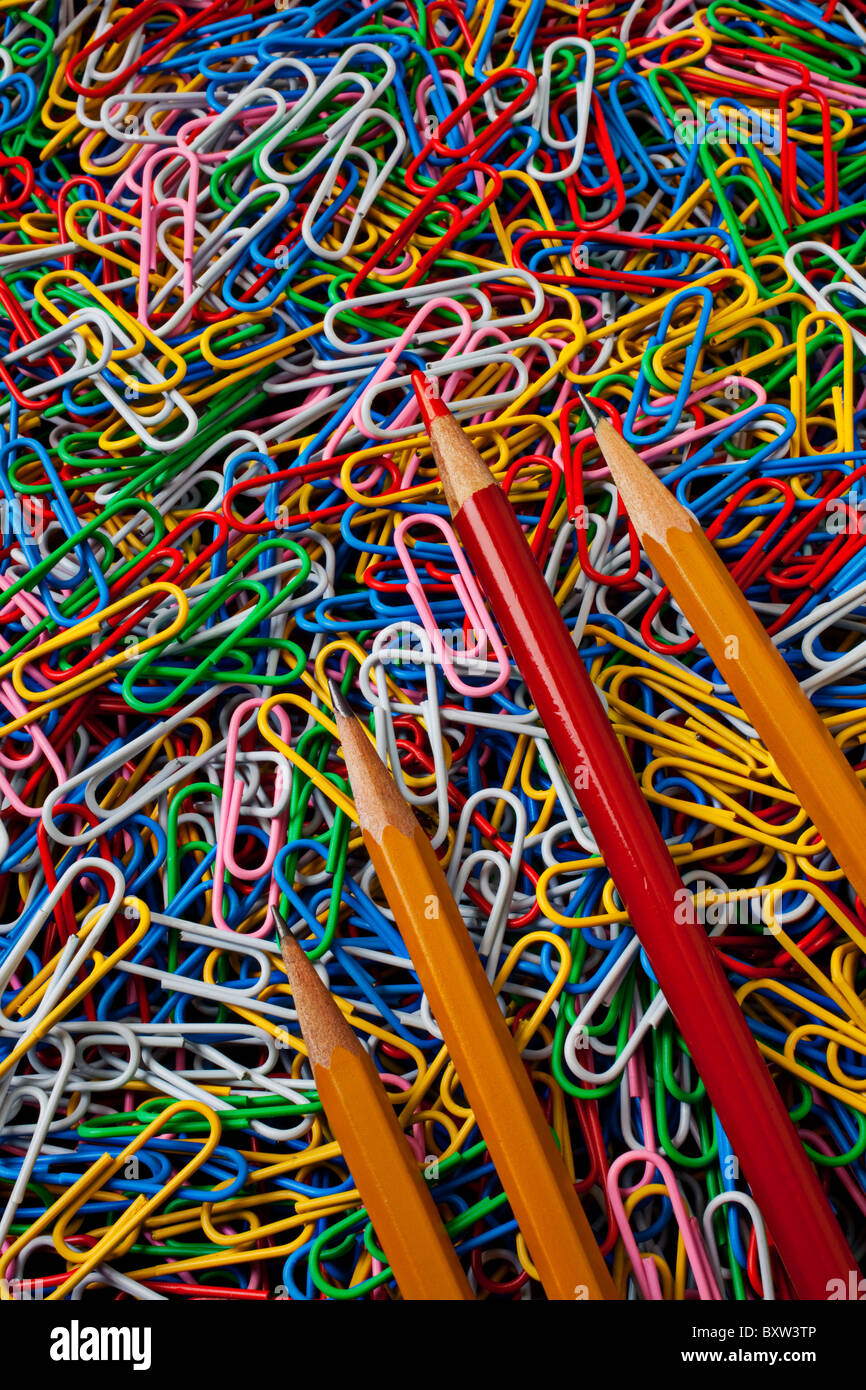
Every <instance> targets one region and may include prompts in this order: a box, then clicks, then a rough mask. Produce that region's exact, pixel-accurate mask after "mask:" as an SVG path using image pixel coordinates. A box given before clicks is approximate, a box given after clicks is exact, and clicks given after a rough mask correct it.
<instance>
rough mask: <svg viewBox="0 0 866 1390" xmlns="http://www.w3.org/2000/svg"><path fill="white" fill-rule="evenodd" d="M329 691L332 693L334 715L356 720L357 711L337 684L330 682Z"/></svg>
mask: <svg viewBox="0 0 866 1390" xmlns="http://www.w3.org/2000/svg"><path fill="white" fill-rule="evenodd" d="M328 689H329V690H330V692H331V709H332V710H333V711H334V713H335V714H340V715H342V717H343V718H344V719H354V718H355V711H354V710H353V709H352V706H351V705H350V704H349V701H348V700H347V698H346V696H345V694H344V693H343V691H342V690H341V688H340V686H339V685H338V684H337V682H336V681H332V680H329V681H328Z"/></svg>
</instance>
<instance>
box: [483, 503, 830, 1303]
mask: <svg viewBox="0 0 866 1390" xmlns="http://www.w3.org/2000/svg"><path fill="white" fill-rule="evenodd" d="M455 525H456V528H457V531H458V533H459V535H460V539H461V541H462V543H463V546H464V549H465V551H466V554H467V556H468V557H469V560H470V562H471V564H472V566H473V568H474V570H475V573H476V575H477V577H478V579H479V581H480V583H481V586H482V588H483V589H484V591H485V593H486V595H487V597H488V599H489V602H490V606H491V608H492V610H493V613H494V615H495V617H496V619H497V621H498V623H499V626H500V629H501V631H502V633H503V635H504V637H505V639H506V641H507V642H508V644H509V647H510V648H511V653H512V656H513V658H514V660H515V661H516V663H517V665H518V667H519V669H520V671H521V673H522V675H523V678H524V680H525V681H526V684H527V687H528V689H529V692H530V694H531V696H532V699H533V701H534V703H535V706H536V708H537V710H538V713H539V717H540V719H541V722H542V724H543V725H544V727H545V728H546V730H547V732H548V734H549V736H550V740H551V743H552V744H553V747H554V750H555V751H556V754H557V757H558V758H559V761H560V763H561V765H562V768H563V770H564V772H565V773H566V775H567V777H568V779H569V781H570V783H571V785H572V787H573V788H574V790H575V795H576V797H577V800H578V803H579V805H580V808H581V810H582V811H583V813H584V814H585V816H586V819H587V821H588V822H589V825H590V828H591V830H592V833H593V835H594V837H595V840H596V843H597V845H598V848H599V851H600V853H601V854H602V856H603V858H604V861H605V864H606V865H607V867H608V869H609V871H610V874H611V877H612V878H613V881H614V883H615V884H616V886H617V889H618V890H619V893H620V895H621V897H622V899H623V900H624V902H625V904H626V905H627V909H628V912H629V915H630V918H631V921H632V924H633V925H634V927H635V930H636V931H637V934H638V936H639V937H640V940H641V942H642V944H643V946H644V947H645V949H646V952H647V955H648V957H649V960H650V963H651V965H652V968H653V971H654V973H655V975H656V978H657V979H658V982H659V984H660V986H661V988H662V990H663V992H664V995H665V997H666V999H667V1001H668V1004H669V1005H670V1007H671V1009H672V1011H673V1015H674V1018H675V1019H676V1022H677V1025H678V1027H679V1029H680V1032H681V1033H682V1035H683V1038H684V1039H685V1041H686V1044H687V1046H688V1048H689V1051H690V1053H691V1055H692V1057H693V1059H694V1061H695V1064H696V1066H697V1068H698V1071H699V1072H700V1075H701V1077H702V1078H703V1081H704V1083H705V1084H706V1087H707V1091H708V1092H709V1095H710V1098H711V1100H712V1102H713V1105H714V1107H715V1109H716V1111H717V1113H718V1116H719V1119H720V1121H721V1123H722V1126H723V1128H724V1129H725V1131H726V1133H727V1135H728V1138H729V1139H730V1141H731V1143H732V1145H733V1147H734V1150H735V1152H736V1154H737V1155H738V1157H739V1160H740V1162H741V1163H742V1166H743V1171H744V1173H745V1176H746V1178H747V1179H748V1181H749V1183H750V1185H751V1187H752V1191H753V1193H754V1195H755V1198H756V1200H757V1202H758V1204H759V1206H760V1207H761V1210H762V1212H763V1215H764V1218H765V1220H766V1222H767V1225H768V1228H769V1231H770V1234H771V1236H772V1239H773V1240H774V1241H775V1243H776V1246H777V1248H778V1251H779V1254H780V1256H781V1259H782V1261H783V1263H784V1265H785V1268H786V1270H787V1272H788V1275H789V1276H790V1279H791V1282H792V1284H793V1285H794V1287H795V1289H796V1291H797V1295H798V1297H799V1298H802V1299H826V1297H827V1294H828V1288H827V1285H828V1282H829V1280H831V1279H836V1278H843V1279H844V1278H847V1271H849V1270H852V1269H856V1268H857V1265H856V1261H855V1260H854V1257H853V1255H852V1254H851V1252H850V1250H849V1248H848V1245H847V1243H846V1241H845V1239H844V1237H843V1235H842V1232H841V1230H840V1229H839V1225H838V1223H837V1221H836V1219H835V1217H834V1215H833V1212H832V1209H831V1207H830V1205H829V1202H828V1201H827V1198H826V1196H825V1194H824V1191H823V1189H822V1187H821V1184H820V1182H819V1180H818V1177H817V1175H816V1172H815V1170H814V1168H813V1167H812V1164H811V1162H810V1160H809V1159H808V1157H807V1156H806V1153H805V1151H804V1149H803V1146H802V1144H801V1142H800V1140H799V1138H798V1136H797V1134H796V1132H795V1130H794V1127H793V1125H792V1123H791V1120H790V1117H789V1115H788V1112H787V1110H786V1108H785V1105H784V1103H783V1101H782V1099H781V1097H780V1095H779V1093H778V1091H777V1090H776V1087H775V1085H774V1083H773V1081H772V1078H771V1077H770V1074H769V1072H768V1070H767V1067H766V1065H765V1063H764V1061H763V1058H762V1057H761V1054H760V1052H759V1051H758V1048H757V1045H756V1043H755V1041H754V1038H753V1037H752V1034H751V1032H750V1030H749V1027H748V1024H747V1022H746V1020H745V1018H744V1017H743V1014H742V1013H741V1011H740V1008H739V1005H738V1004H737V1001H736V999H735V998H734V995H733V992H732V990H731V988H730V985H729V984H728V981H727V978H726V976H725V974H724V971H723V970H722V967H721V964H720V963H719V960H718V958H717V956H716V951H715V947H714V946H713V945H712V944H711V943H710V940H709V938H708V937H707V935H706V930H705V928H704V926H703V925H702V924H700V923H699V922H688V921H685V922H684V921H683V917H684V916H687V912H686V911H684V907H686V908H687V905H688V903H689V902H690V898H689V897H688V896H687V895H686V893H685V891H684V889H683V885H682V881H681V879H680V876H679V873H678V871H677V869H676V866H675V864H674V862H673V860H672V859H671V857H670V854H669V852H668V849H667V846H666V844H665V841H664V839H663V837H662V835H661V832H660V831H659V829H658V827H657V825H656V823H655V820H654V818H653V815H652V812H651V810H650V808H649V805H648V804H647V802H646V801H645V800H644V797H643V795H642V794H641V792H640V788H639V787H638V784H637V781H636V779H635V776H634V773H633V772H632V769H631V767H630V765H629V763H628V761H627V759H626V757H625V754H624V753H623V751H622V749H621V747H620V745H619V743H618V742H617V739H616V736H615V734H614V732H613V729H612V727H611V724H610V721H609V720H608V717H607V714H606V712H605V710H604V708H603V706H602V703H601V700H600V698H599V696H598V694H597V692H596V690H595V687H594V686H593V684H592V682H591V680H590V678H589V676H588V675H587V672H586V669H585V667H584V664H583V662H582V660H581V658H580V656H579V654H578V651H577V648H576V647H575V645H574V642H573V641H572V638H571V636H570V634H569V632H568V629H567V627H566V625H565V623H564V621H563V619H562V616H561V614H560V612H559V610H558V608H557V607H556V604H555V602H554V600H553V597H552V595H551V593H550V591H549V589H548V588H547V585H546V583H545V581H544V578H543V575H542V574H541V571H540V570H539V568H538V566H537V564H536V562H535V559H534V557H533V555H532V553H531V551H530V549H529V546H528V544H527V542H526V540H525V538H524V536H523V532H522V530H521V528H520V524H519V522H518V520H517V518H516V516H515V514H514V512H513V510H512V508H511V506H510V504H509V502H508V501H507V499H506V497H505V496H504V494H503V493H502V491H501V490H500V489H499V488H498V487H495V486H491V487H489V488H486V489H484V490H483V491H481V492H478V493H476V494H475V496H474V497H472V498H470V499H469V501H468V502H467V503H466V504H465V505H464V506H463V507H462V508H461V510H460V512H459V513H458V515H457V517H456V518H455Z"/></svg>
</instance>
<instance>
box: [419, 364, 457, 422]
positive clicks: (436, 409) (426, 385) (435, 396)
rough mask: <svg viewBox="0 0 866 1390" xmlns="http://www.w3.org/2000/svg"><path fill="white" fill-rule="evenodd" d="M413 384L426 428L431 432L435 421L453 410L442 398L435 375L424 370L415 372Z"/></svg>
mask: <svg viewBox="0 0 866 1390" xmlns="http://www.w3.org/2000/svg"><path fill="white" fill-rule="evenodd" d="M412 386H413V388H414V391H415V395H416V397H417V400H418V405H419V407H420V409H421V419H422V420H423V421H424V428H425V430H427V432H428V434H429V432H430V426H431V424H432V423H433V421H434V420H439V419H441V418H442V416H443V415H450V414H451V411H450V410H449V409H448V407H447V405H446V404H445V402H444V401H443V400H442V399H441V397H440V395H439V385H438V383H437V381H436V380H435V378H434V377H430V376H427V375H426V374H425V373H424V372H413V373H412Z"/></svg>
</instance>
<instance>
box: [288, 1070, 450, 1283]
mask: <svg viewBox="0 0 866 1390" xmlns="http://www.w3.org/2000/svg"><path fill="white" fill-rule="evenodd" d="M314 1076H315V1081H316V1089H317V1091H318V1094H319V1099H320V1100H321V1102H322V1105H323V1106H324V1109H325V1114H326V1115H327V1117H328V1123H329V1125H330V1126H331V1129H332V1130H333V1132H334V1136H335V1138H336V1139H337V1141H338V1143H339V1145H340V1148H341V1150H342V1152H343V1157H344V1158H345V1160H346V1162H347V1164H348V1166H349V1172H350V1173H351V1174H352V1179H353V1181H354V1183H355V1185H356V1187H357V1188H358V1192H359V1194H360V1197H361V1200H362V1202H363V1203H364V1206H365V1207H366V1209H367V1214H368V1216H369V1217H370V1220H371V1221H372V1223H373V1228H374V1230H375V1232H376V1237H377V1239H378V1240H380V1241H381V1243H382V1248H383V1250H384V1251H385V1255H386V1257H387V1260H388V1263H389V1264H390V1266H391V1270H392V1273H393V1275H394V1278H395V1279H396V1281H397V1287H398V1288H399V1290H400V1293H401V1294H402V1296H403V1298H404V1299H406V1300H409V1301H417V1300H423V1301H427V1302H441V1301H447V1302H456V1301H461V1300H469V1299H471V1297H472V1295H471V1292H470V1289H469V1285H468V1283H467V1281H466V1276H465V1274H464V1273H463V1270H462V1268H461V1266H460V1262H459V1260H458V1259H457V1256H456V1254H455V1252H454V1248H453V1246H452V1245H451V1242H450V1240H449V1238H448V1233H447V1231H446V1230H445V1227H444V1225H443V1224H442V1220H441V1218H440V1216H439V1213H438V1211H437V1209H436V1204H435V1202H434V1201H433V1198H432V1197H431V1195H430V1192H429V1190H428V1188H427V1187H426V1185H425V1180H424V1178H423V1177H422V1175H421V1172H420V1170H419V1168H418V1164H417V1162H416V1161H415V1158H414V1157H413V1155H412V1152H411V1150H410V1148H409V1145H408V1143H407V1142H406V1138H405V1135H404V1134H403V1132H402V1130H401V1129H400V1126H399V1124H398V1122H397V1117H396V1115H395V1114H394V1110H393V1107H392V1105H391V1102H390V1101H389V1100H388V1097H387V1096H386V1095H385V1092H384V1090H383V1087H382V1083H381V1081H380V1080H379V1077H378V1075H377V1073H376V1070H375V1068H374V1066H373V1064H372V1062H371V1061H370V1059H369V1057H367V1055H366V1053H364V1052H363V1051H362V1052H361V1053H360V1054H357V1053H349V1052H346V1051H345V1050H344V1049H343V1048H337V1049H336V1051H335V1052H334V1053H333V1054H332V1057H331V1063H330V1065H329V1066H327V1067H325V1066H317V1067H315V1068H314Z"/></svg>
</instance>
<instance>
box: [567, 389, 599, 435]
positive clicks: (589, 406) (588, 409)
mask: <svg viewBox="0 0 866 1390" xmlns="http://www.w3.org/2000/svg"><path fill="white" fill-rule="evenodd" d="M574 389H575V391H576V393H577V399H578V400H579V401H580V403H581V405H582V406H583V410H584V414H585V415H586V418H587V420H588V421H589V426H590V429H591V430H592V431H593V432H595V431H596V430H597V429H598V427H599V425H600V424H601V422H602V420H605V419H607V416H606V415H604V413H603V412H602V411H600V410H599V409H598V407H597V406H596V405H595V403H594V402H593V401H591V400H590V399H589V397H588V396H585V395H584V394H583V392H582V391H581V389H580V387H579V386H575V388H574Z"/></svg>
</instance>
